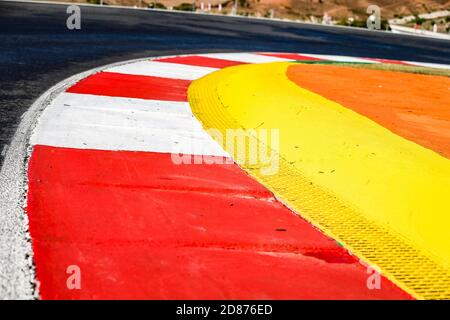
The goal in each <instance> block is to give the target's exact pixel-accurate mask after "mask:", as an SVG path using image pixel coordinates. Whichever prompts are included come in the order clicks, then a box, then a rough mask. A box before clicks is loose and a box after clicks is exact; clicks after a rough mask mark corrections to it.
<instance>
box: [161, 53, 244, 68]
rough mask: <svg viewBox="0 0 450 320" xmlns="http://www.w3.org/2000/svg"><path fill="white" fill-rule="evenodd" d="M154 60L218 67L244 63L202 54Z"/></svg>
mask: <svg viewBox="0 0 450 320" xmlns="http://www.w3.org/2000/svg"><path fill="white" fill-rule="evenodd" d="M154 61H161V62H170V63H180V64H184V65H190V66H199V67H210V68H219V69H222V68H225V67H231V66H237V65H240V64H244V62H239V61H230V60H223V59H216V58H208V57H203V56H187V57H171V58H161V59H156V60H154Z"/></svg>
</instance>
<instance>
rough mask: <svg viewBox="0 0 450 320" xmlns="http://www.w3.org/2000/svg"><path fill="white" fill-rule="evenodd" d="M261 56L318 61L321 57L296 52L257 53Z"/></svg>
mask: <svg viewBox="0 0 450 320" xmlns="http://www.w3.org/2000/svg"><path fill="white" fill-rule="evenodd" d="M258 54H260V55H262V56H269V57H276V58H284V59H292V60H305V61H307V60H310V61H320V60H322V59H319V58H314V57H308V56H304V55H301V54H296V53H258Z"/></svg>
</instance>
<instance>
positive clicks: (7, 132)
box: [0, 1, 450, 164]
mask: <svg viewBox="0 0 450 320" xmlns="http://www.w3.org/2000/svg"><path fill="white" fill-rule="evenodd" d="M66 8H67V7H66V6H64V5H58V4H55V5H49V4H35V3H14V2H4V1H0V153H1V152H2V150H3V147H4V145H5V144H8V143H9V141H10V139H11V138H12V136H13V134H14V132H15V129H16V127H17V125H18V123H19V121H20V116H21V115H22V114H23V113H24V112H25V111H26V110H27V108H28V107H29V106H30V105H31V104H32V103H33V101H34V100H35V99H36V98H38V97H39V96H40V95H41V94H42V93H43V92H45V91H46V90H47V89H48V88H50V87H51V86H53V85H54V84H56V83H58V82H60V81H62V80H64V79H65V78H67V77H69V76H71V75H73V74H76V73H79V72H82V71H85V70H88V69H91V68H94V67H98V66H101V65H105V64H108V63H113V62H117V61H121V60H127V59H133V58H141V57H146V56H154V55H166V54H178V53H180V54H181V53H195V52H227V51H285V52H286V51H287V52H307V53H326V54H342V55H354V56H365V57H374V58H377V57H378V58H390V59H403V60H417V61H427V62H438V63H448V64H450V41H445V40H432V39H425V38H418V37H408V36H400V35H394V34H389V33H385V32H368V31H365V30H363V29H349V28H333V27H327V26H320V25H303V24H294V23H285V22H276V21H272V22H271V21H260V20H248V19H239V18H229V17H220V16H206V15H193V14H180V13H171V12H156V11H148V10H147V11H141V10H130V9H114V8H100V7H81V8H82V9H81V27H82V29H81V30H73V31H71V30H68V29H67V28H66V19H67V17H68V15H67V14H66ZM2 162H3V156H1V157H0V164H1V163H2Z"/></svg>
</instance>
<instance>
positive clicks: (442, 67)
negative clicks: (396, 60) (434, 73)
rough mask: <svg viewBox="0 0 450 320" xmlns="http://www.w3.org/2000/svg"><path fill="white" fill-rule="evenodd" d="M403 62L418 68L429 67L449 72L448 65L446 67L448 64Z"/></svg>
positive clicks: (449, 66)
mask: <svg viewBox="0 0 450 320" xmlns="http://www.w3.org/2000/svg"><path fill="white" fill-rule="evenodd" d="M403 62H405V63H407V64H412V65H415V66H419V67H429V68H437V69H447V70H450V65H448V64H440V63H431V62H417V61H403Z"/></svg>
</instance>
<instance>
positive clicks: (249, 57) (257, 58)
mask: <svg viewBox="0 0 450 320" xmlns="http://www.w3.org/2000/svg"><path fill="white" fill-rule="evenodd" d="M200 56H203V57H208V58H215V59H222V60H230V61H238V62H245V63H266V62H284V61H294V60H292V59H285V58H278V57H270V56H263V55H259V54H255V53H208V54H201V55H200Z"/></svg>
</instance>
